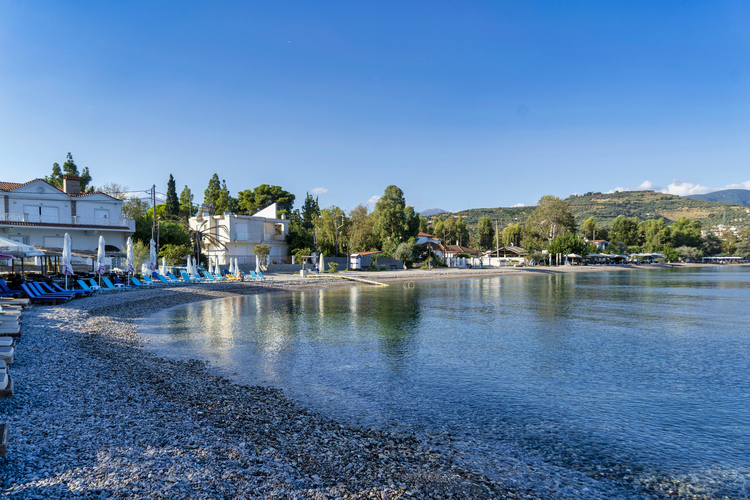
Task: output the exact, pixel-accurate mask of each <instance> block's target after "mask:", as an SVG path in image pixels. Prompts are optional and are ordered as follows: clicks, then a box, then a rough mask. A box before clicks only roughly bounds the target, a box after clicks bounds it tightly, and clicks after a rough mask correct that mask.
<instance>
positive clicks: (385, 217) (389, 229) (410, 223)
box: [375, 185, 419, 249]
mask: <svg viewBox="0 0 750 500" xmlns="http://www.w3.org/2000/svg"><path fill="white" fill-rule="evenodd" d="M375 213H376V223H375V233H376V234H377V235H378V236H379V237H380V241H381V245H383V246H384V247H385V245H386V242H387V241H390V242H391V243H395V244H396V246H397V245H398V243H399V242H401V241H406V240H408V239H409V238H411V237H412V236H416V235H417V232H419V217H418V216H417V214H416V213H415V212H414V207H407V206H406V200H405V199H404V192H403V191H401V189H400V188H399V187H398V186H393V185H391V186H388V187H387V188H385V192H384V193H383V196H382V197H381V198H380V199H379V200H378V202H377V203H376V204H375ZM384 249H385V248H384ZM394 249H395V248H394Z"/></svg>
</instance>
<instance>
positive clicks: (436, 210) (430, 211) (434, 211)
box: [419, 208, 450, 217]
mask: <svg viewBox="0 0 750 500" xmlns="http://www.w3.org/2000/svg"><path fill="white" fill-rule="evenodd" d="M449 213H450V212H449V211H448V210H443V209H442V208H428V209H426V210H422V211H421V212H419V214H420V215H423V216H425V217H427V216H430V215H439V214H449Z"/></svg>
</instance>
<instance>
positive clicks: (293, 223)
mask: <svg viewBox="0 0 750 500" xmlns="http://www.w3.org/2000/svg"><path fill="white" fill-rule="evenodd" d="M286 242H287V244H288V245H289V253H291V254H294V255H296V254H297V251H298V250H300V249H302V250H304V251H305V252H306V253H304V254H303V255H310V253H311V252H312V250H310V249H311V248H314V247H315V235H314V233H313V231H312V230H311V229H306V228H305V227H303V226H302V221H301V220H300V219H299V217H293V218H292V219H291V220H290V221H289V231H288V232H287V235H286Z"/></svg>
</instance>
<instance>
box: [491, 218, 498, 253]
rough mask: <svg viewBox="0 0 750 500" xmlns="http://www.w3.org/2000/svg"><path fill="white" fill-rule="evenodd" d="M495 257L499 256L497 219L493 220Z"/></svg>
mask: <svg viewBox="0 0 750 500" xmlns="http://www.w3.org/2000/svg"><path fill="white" fill-rule="evenodd" d="M495 257H497V258H500V233H498V232H497V221H495ZM490 262H492V261H490Z"/></svg>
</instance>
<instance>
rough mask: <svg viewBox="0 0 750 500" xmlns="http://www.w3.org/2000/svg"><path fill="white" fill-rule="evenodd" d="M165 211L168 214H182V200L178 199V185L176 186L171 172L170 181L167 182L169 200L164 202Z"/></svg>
mask: <svg viewBox="0 0 750 500" xmlns="http://www.w3.org/2000/svg"><path fill="white" fill-rule="evenodd" d="M164 212H165V213H166V214H167V215H168V216H174V217H176V216H178V215H180V201H179V200H178V199H177V186H175V182H174V177H172V174H169V182H167V201H166V203H165V204H164Z"/></svg>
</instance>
